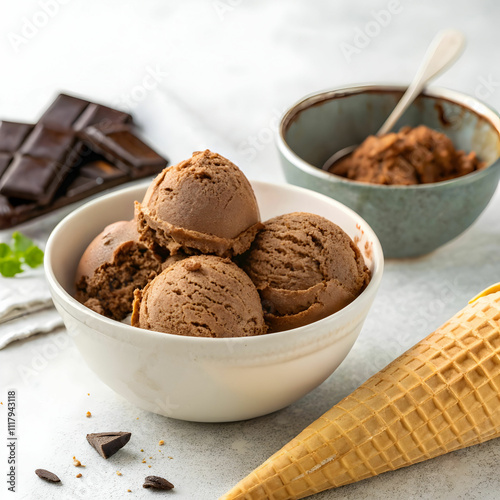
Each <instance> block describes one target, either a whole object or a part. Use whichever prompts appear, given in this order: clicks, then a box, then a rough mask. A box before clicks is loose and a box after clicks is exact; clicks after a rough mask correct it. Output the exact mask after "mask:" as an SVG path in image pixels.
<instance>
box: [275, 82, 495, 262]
mask: <svg viewBox="0 0 500 500" xmlns="http://www.w3.org/2000/svg"><path fill="white" fill-rule="evenodd" d="M404 90H405V88H404V87H401V86H391V85H360V86H352V87H345V88H338V89H333V90H328V91H323V92H318V93H315V94H311V95H309V96H307V97H305V98H303V99H301V100H300V101H299V102H297V103H295V104H294V105H292V106H291V107H290V108H289V109H288V110H287V111H286V112H285V114H284V116H283V118H282V120H281V122H280V126H279V133H278V136H277V145H278V149H279V152H280V156H281V162H282V166H283V170H284V172H285V176H286V178H287V180H288V182H290V183H291V184H295V185H299V186H302V187H306V188H308V189H313V190H315V191H318V192H320V193H323V194H326V195H328V196H331V197H332V198H334V199H336V200H338V201H340V202H341V203H344V204H345V205H347V206H348V207H350V208H352V209H353V210H355V211H356V212H357V213H359V214H360V215H361V216H362V217H363V218H364V219H365V220H366V221H367V222H368V223H369V224H370V226H371V227H372V228H373V229H374V231H375V233H376V234H377V236H378V237H379V239H380V241H381V243H382V247H383V249H384V254H385V256H386V257H389V258H391V257H394V258H404V257H417V256H420V255H424V254H427V253H429V252H432V251H434V250H436V249H437V248H439V247H440V246H442V245H444V244H445V243H447V242H449V241H451V240H452V239H454V238H456V237H457V236H458V235H460V234H461V233H463V232H464V231H465V230H466V229H467V228H468V227H469V226H470V225H471V224H472V223H473V222H474V221H475V220H476V219H477V218H478V217H479V215H480V214H481V213H482V211H483V210H484V209H485V208H486V206H487V204H488V203H489V201H490V199H491V197H492V196H493V194H494V192H495V189H496V187H497V184H498V180H499V178H500V160H499V157H500V118H499V117H498V114H497V113H496V112H495V111H493V110H492V109H490V108H488V106H486V105H485V104H483V103H482V102H480V101H479V100H477V99H475V98H473V97H471V96H468V95H465V94H462V93H460V92H456V91H452V90H447V89H438V88H433V89H430V88H429V89H426V90H425V91H424V92H422V94H421V95H420V96H419V97H418V98H417V99H416V100H415V101H414V102H413V104H412V105H411V106H410V107H409V108H408V110H407V111H406V112H405V114H404V115H403V116H402V117H401V118H400V119H399V121H398V122H397V123H396V125H395V126H394V127H393V132H392V133H390V134H387V135H385V136H381V137H374V136H373V134H374V133H375V132H376V131H377V130H378V128H379V127H380V125H381V124H382V123H383V122H384V121H385V119H386V118H387V116H388V115H389V113H390V112H391V111H392V109H393V108H394V106H395V104H396V103H397V102H398V100H399V99H400V97H401V95H402V94H403V92H404ZM352 144H358V145H360V146H359V147H358V149H357V150H356V151H354V153H353V154H352V155H351V156H350V157H348V158H345V159H344V160H341V161H340V162H339V163H338V164H337V165H333V166H332V167H331V168H330V171H324V170H323V169H322V166H323V165H324V164H325V162H326V161H327V160H328V159H329V158H330V157H331V156H332V155H333V154H334V153H335V152H337V151H339V150H341V149H343V148H344V147H346V146H350V145H352Z"/></svg>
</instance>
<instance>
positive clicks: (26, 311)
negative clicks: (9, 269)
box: [0, 211, 65, 349]
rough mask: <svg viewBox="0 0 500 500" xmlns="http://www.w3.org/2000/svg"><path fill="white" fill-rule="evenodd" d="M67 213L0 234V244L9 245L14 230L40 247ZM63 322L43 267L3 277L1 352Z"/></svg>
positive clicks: (1, 291)
mask: <svg viewBox="0 0 500 500" xmlns="http://www.w3.org/2000/svg"><path fill="white" fill-rule="evenodd" d="M64 214H65V213H64V211H59V212H58V213H57V214H51V215H49V216H45V217H41V218H39V219H36V220H35V221H33V222H29V223H25V224H23V225H21V226H18V227H15V228H12V229H9V230H2V231H0V242H5V243H9V242H10V239H11V235H12V233H13V232H14V231H16V230H17V231H20V232H21V233H23V234H25V235H26V236H28V237H29V238H32V239H33V240H34V242H35V244H37V245H38V246H39V247H40V248H42V249H43V250H44V249H45V248H44V247H45V242H46V241H47V238H48V236H49V234H50V231H51V230H52V228H53V227H54V226H55V225H56V223H57V222H58V221H59V220H60V219H61V217H62V216H63V215H64ZM62 324H63V322H62V319H61V318H60V316H59V314H58V313H57V311H56V310H55V308H54V304H53V302H52V299H51V296H50V292H49V287H48V284H47V280H46V279H45V273H44V270H43V266H40V267H38V268H37V269H29V268H26V269H25V271H24V272H23V273H21V274H18V275H17V276H15V277H13V278H4V277H2V276H0V349H3V348H4V347H5V346H6V345H7V344H9V343H10V342H13V341H15V340H19V339H24V338H27V337H30V336H31V335H35V334H36V333H48V332H51V331H52V330H55V329H56V328H59V327H61V326H62Z"/></svg>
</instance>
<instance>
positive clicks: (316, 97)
mask: <svg viewBox="0 0 500 500" xmlns="http://www.w3.org/2000/svg"><path fill="white" fill-rule="evenodd" d="M407 88H408V87H407V86H406V85H397V84H385V83H361V84H354V85H348V86H342V87H335V88H333V89H326V90H321V91H319V92H313V93H310V94H307V95H306V96H304V97H302V98H301V99H299V100H298V101H297V102H295V103H294V104H293V105H292V106H290V107H289V108H288V109H287V110H286V111H285V112H284V113H283V115H282V116H281V119H280V122H279V126H278V130H277V133H276V136H275V137H276V143H277V146H278V150H279V151H280V153H281V154H282V155H283V156H284V157H285V158H286V159H287V160H288V161H289V162H290V163H291V164H292V165H295V166H296V167H298V168H299V169H301V170H302V171H304V172H305V173H307V174H309V175H312V176H314V177H317V178H319V179H321V180H325V181H328V182H332V181H334V182H337V183H342V184H346V185H349V186H358V187H359V188H365V189H367V188H370V189H385V190H388V189H391V190H392V189H397V190H414V189H416V190H418V189H436V188H439V187H443V186H453V185H455V184H468V183H471V182H474V180H476V179H479V178H481V177H484V176H485V175H488V174H489V173H490V170H491V169H492V168H500V161H498V159H499V158H500V156H499V157H497V159H496V160H495V161H494V162H493V163H492V164H490V165H488V166H487V167H485V168H483V169H481V170H477V171H475V172H471V173H469V174H466V175H463V176H461V177H456V178H454V179H449V180H447V181H439V182H430V183H426V184H412V185H409V186H406V185H398V184H391V185H385V184H374V183H369V182H361V181H353V180H351V179H346V178H345V177H342V176H340V175H336V174H332V173H330V172H325V171H324V170H321V169H319V168H318V167H315V166H314V165H311V164H310V163H308V162H307V161H305V160H304V159H302V158H301V157H300V156H299V155H297V153H295V151H294V150H293V149H292V148H291V147H290V146H289V145H288V143H287V141H286V139H285V134H286V132H287V130H288V127H289V125H290V124H291V122H292V121H293V119H294V118H295V117H296V116H297V114H298V113H300V112H301V111H303V110H305V109H308V108H311V107H313V106H315V105H317V104H319V103H321V102H324V101H329V100H331V99H333V98H337V97H347V96H351V95H356V94H362V93H365V92H374V91H375V92H377V91H378V92H395V91H396V92H404V91H405V90H406V89H407ZM421 95H423V96H426V97H434V98H438V99H441V100H444V101H449V102H452V103H454V104H458V105H460V106H462V107H463V108H467V109H469V110H470V111H472V112H473V113H475V114H477V115H478V116H480V117H481V118H483V119H485V120H486V121H488V122H489V123H490V124H491V125H492V127H493V128H494V129H495V130H496V131H497V133H498V135H499V136H500V116H499V115H498V113H497V112H496V111H495V110H494V109H493V108H491V107H490V106H488V105H486V104H485V103H483V102H482V101H480V100H479V99H477V98H475V97H472V96H470V95H467V94H464V93H462V92H459V91H457V90H451V89H447V88H444V87H430V88H426V89H424V90H423V91H422V94H421Z"/></svg>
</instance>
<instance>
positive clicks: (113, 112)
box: [73, 103, 132, 130]
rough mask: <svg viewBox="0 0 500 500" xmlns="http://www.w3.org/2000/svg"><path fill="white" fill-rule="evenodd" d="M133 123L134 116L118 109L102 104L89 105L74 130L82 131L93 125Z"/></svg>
mask: <svg viewBox="0 0 500 500" xmlns="http://www.w3.org/2000/svg"><path fill="white" fill-rule="evenodd" d="M131 121H132V116H131V115H129V114H128V113H124V112H123V111H118V110H117V109H111V108H108V107H107V106H102V105H100V104H94V103H92V104H89V106H88V107H87V109H86V110H85V111H84V112H83V113H82V115H81V116H80V118H78V120H77V121H76V122H75V124H74V125H73V128H74V129H75V130H82V129H84V128H85V127H89V126H91V125H101V126H104V127H106V126H107V125H113V124H115V123H129V122H131Z"/></svg>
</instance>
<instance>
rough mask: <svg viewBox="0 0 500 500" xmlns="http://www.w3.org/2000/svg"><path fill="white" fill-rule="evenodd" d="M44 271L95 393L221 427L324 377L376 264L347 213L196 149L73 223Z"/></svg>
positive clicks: (340, 353) (366, 232)
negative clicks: (103, 390) (105, 391)
mask: <svg viewBox="0 0 500 500" xmlns="http://www.w3.org/2000/svg"><path fill="white" fill-rule="evenodd" d="M134 204H135V209H134ZM45 268H46V274H47V278H48V282H49V287H50V289H51V293H52V296H53V299H54V303H55V305H56V307H57V309H58V311H59V312H60V314H61V316H62V317H63V320H64V322H65V325H66V327H67V330H68V333H69V334H70V336H71V337H72V338H73V339H74V342H75V344H76V345H77V347H78V349H79V350H80V352H81V354H82V356H83V357H84V359H85V360H86V362H87V363H88V365H89V367H90V368H91V369H92V370H93V371H94V372H95V373H96V374H97V375H98V376H99V377H100V379H101V380H102V381H103V382H104V383H106V384H107V385H108V386H109V387H111V388H112V389H113V390H114V391H116V392H117V393H118V394H120V395H121V396H123V397H124V398H126V399H127V400H129V401H130V402H131V403H133V404H135V405H137V406H139V407H141V408H143V409H146V410H148V411H152V412H155V413H159V414H162V415H165V416H170V417H174V418H179V419H184V420H192V421H203V422H222V421H234V420H242V419H247V418H252V417H256V416H260V415H264V414H266V413H270V412H272V411H275V410H278V409H280V408H283V407H285V406H287V405H289V404H291V403H293V402H294V401H296V400H297V399H299V398H301V397H302V396H304V395H305V394H306V393H308V392H310V391H311V390H312V389H314V388H315V387H317V386H318V385H319V384H321V383H322V382H323V381H324V380H325V379H326V378H327V377H328V376H330V375H331V374H332V373H333V372H334V371H335V369H336V368H337V367H338V366H339V364H340V363H341V362H342V361H343V359H344V358H345V356H346V355H347V354H348V352H349V350H350V348H351V347H352V345H353V344H354V342H355V341H356V338H357V336H358V334H359V332H360V330H361V328H362V325H363V322H364V320H365V318H366V316H367V314H368V311H369V309H370V306H371V304H372V302H373V300H374V298H375V295H376V292H377V289H378V286H379V284H380V280H381V277H382V272H383V255H382V249H381V246H380V243H379V241H378V239H377V237H376V236H375V234H374V232H373V231H372V229H371V228H370V227H369V226H368V224H367V223H366V222H365V221H364V220H363V219H362V218H361V217H360V216H358V215H357V214H356V213H354V212H353V211H352V210H350V209H349V208H347V207H345V206H344V205H342V204H340V203H338V202H336V201H334V200H332V199H331V198H329V197H326V196H323V195H321V194H318V193H315V192H313V191H309V190H306V189H303V188H299V187H294V186H286V185H284V186H280V185H273V184H268V183H265V182H251V183H250V182H248V181H247V179H246V177H245V176H244V175H243V173H242V172H241V171H240V170H239V169H238V168H237V167H236V166H235V165H234V164H233V163H231V162H230V161H229V160H226V159H225V158H223V157H221V156H220V155H217V154H215V153H211V152H209V151H205V152H198V153H195V154H194V155H193V157H192V158H191V159H189V160H186V161H185V162H181V163H179V164H178V165H176V166H174V167H171V168H169V169H166V170H164V171H163V172H162V173H161V174H160V175H159V176H158V177H157V178H156V179H155V180H154V181H153V182H152V183H142V184H138V185H136V186H133V187H129V188H126V189H123V190H120V191H116V192H113V193H110V194H107V195H105V196H102V197H100V198H98V199H96V200H93V201H91V202H89V203H87V204H86V205H84V206H82V207H80V208H79V209H77V210H75V211H74V212H73V213H71V214H70V215H69V216H67V217H66V218H65V219H64V220H63V221H61V223H60V224H59V225H58V226H57V227H56V228H55V229H54V231H53V233H52V235H51V236H50V238H49V241H48V244H47V247H46V259H45ZM129 313H131V315H130V314H129Z"/></svg>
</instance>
